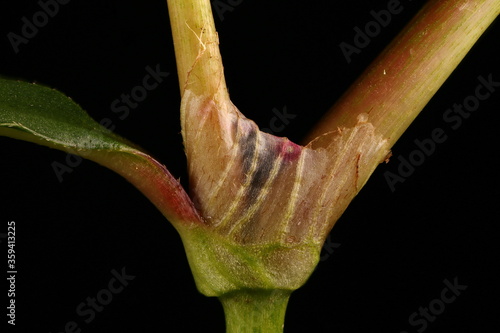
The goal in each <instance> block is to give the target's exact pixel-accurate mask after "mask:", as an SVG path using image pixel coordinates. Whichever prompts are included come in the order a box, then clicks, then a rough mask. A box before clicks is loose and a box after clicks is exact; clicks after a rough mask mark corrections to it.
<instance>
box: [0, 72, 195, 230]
mask: <svg viewBox="0 0 500 333" xmlns="http://www.w3.org/2000/svg"><path fill="white" fill-rule="evenodd" d="M0 135H2V136H8V137H11V138H15V139H20V140H24V141H29V142H34V143H37V144H40V145H44V146H47V147H50V148H55V149H59V150H63V151H65V152H68V153H71V154H75V155H79V156H82V157H84V158H87V159H89V160H92V161H94V162H97V163H99V164H101V165H103V166H105V167H107V168H109V169H111V170H113V171H115V172H117V173H118V174H120V175H122V176H123V177H125V178H126V179H127V180H128V181H130V182H131V183H132V184H133V185H134V186H136V187H137V188H138V189H139V190H140V191H141V192H142V193H143V194H144V195H146V196H147V197H148V198H149V199H150V200H151V202H152V203H153V204H155V205H156V206H157V207H158V209H159V210H160V211H161V212H162V213H163V214H164V215H165V217H166V218H167V219H169V220H170V222H172V223H173V224H174V226H176V227H179V226H181V225H184V226H185V225H189V224H192V223H201V218H200V217H199V215H198V213H197V211H196V209H195V208H194V205H193V203H192V201H191V200H190V198H189V196H188V195H187V194H186V192H185V191H184V189H183V188H182V186H181V185H180V184H179V182H178V181H177V180H176V179H175V178H174V177H173V176H172V175H171V174H170V173H169V172H168V170H167V169H166V168H165V166H163V165H162V164H161V163H159V162H158V161H156V160H155V159H154V158H152V157H151V156H149V155H148V154H146V153H145V152H143V151H141V149H139V148H138V147H137V146H135V145H134V144H132V143H130V142H129V141H128V140H126V139H124V138H122V137H120V136H119V135H117V134H114V133H113V132H111V131H109V130H107V129H106V128H104V127H103V126H101V125H100V124H98V123H97V122H96V121H94V120H93V119H92V118H91V117H90V116H89V115H88V114H87V113H85V111H83V110H82V109H81V108H80V106H78V105H77V104H76V103H75V102H73V101H72V100H71V99H70V98H68V97H66V96H65V95H63V94H62V93H60V92H58V91H56V90H54V89H50V88H47V87H44V86H41V85H38V84H31V83H26V82H21V81H14V80H9V79H4V78H0ZM2 176H5V175H2Z"/></svg>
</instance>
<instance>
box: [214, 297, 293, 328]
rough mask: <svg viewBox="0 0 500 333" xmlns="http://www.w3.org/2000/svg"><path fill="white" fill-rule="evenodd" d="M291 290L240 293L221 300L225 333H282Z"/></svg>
mask: <svg viewBox="0 0 500 333" xmlns="http://www.w3.org/2000/svg"><path fill="white" fill-rule="evenodd" d="M290 294H291V291H290V290H238V291H235V292H232V293H229V294H226V295H223V296H221V297H220V298H219V299H220V301H221V302H222V306H223V307H224V313H225V315H226V333H236V332H238V333H247V332H248V333H259V332H265V333H281V332H283V326H284V322H285V311H286V306H287V304H288V299H289V298H290Z"/></svg>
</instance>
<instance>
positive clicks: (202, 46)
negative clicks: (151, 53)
mask: <svg viewBox="0 0 500 333" xmlns="http://www.w3.org/2000/svg"><path fill="white" fill-rule="evenodd" d="M167 2H168V11H169V16H170V25H171V27H172V35H173V40H174V47H175V58H176V62H177V72H178V76H179V85H180V90H181V97H182V96H183V95H184V91H185V90H186V89H189V90H191V91H192V92H193V93H194V94H195V95H204V96H209V97H210V98H212V99H214V101H222V100H229V95H228V93H227V88H226V81H225V78H224V69H223V66H222V59H221V56H220V51H219V37H218V35H217V31H216V30H215V23H214V18H213V15H212V8H211V5H210V0H168V1H167Z"/></svg>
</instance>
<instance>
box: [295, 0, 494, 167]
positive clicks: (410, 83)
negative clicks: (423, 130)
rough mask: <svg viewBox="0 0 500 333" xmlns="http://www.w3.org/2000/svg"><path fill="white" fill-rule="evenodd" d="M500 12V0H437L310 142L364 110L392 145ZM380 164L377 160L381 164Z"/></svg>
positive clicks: (348, 123)
mask: <svg viewBox="0 0 500 333" xmlns="http://www.w3.org/2000/svg"><path fill="white" fill-rule="evenodd" d="M499 13H500V1H498V0H447V1H443V0H432V1H430V2H428V3H427V4H426V5H425V6H424V7H423V8H422V9H421V10H420V12H419V13H418V14H417V15H416V16H415V17H414V18H413V19H412V20H411V22H410V23H409V24H408V25H407V26H406V27H405V29H404V30H403V31H402V32H401V33H400V34H399V35H398V36H397V37H396V38H395V39H394V40H393V41H392V43H391V44H389V46H388V47H387V48H386V49H385V50H384V51H383V52H382V53H381V54H380V55H379V56H378V57H377V58H376V59H375V61H374V62H373V63H372V64H371V65H370V66H369V67H368V68H367V69H366V71H365V72H364V73H363V74H362V75H361V76H360V78H359V79H358V80H357V81H355V82H354V84H353V85H352V86H351V87H350V88H349V89H348V90H347V91H346V92H345V93H344V95H343V96H342V97H341V98H340V99H339V100H338V101H337V102H336V103H335V104H334V105H333V106H332V108H331V109H330V110H329V111H328V112H327V114H326V115H325V116H324V117H323V119H322V120H321V121H320V122H319V123H318V125H317V126H316V127H315V128H314V129H313V130H312V132H311V133H310V134H309V136H308V137H307V138H306V140H305V143H308V142H310V141H311V140H313V139H314V138H316V137H318V136H319V135H322V134H324V133H327V132H330V131H335V130H336V129H337V128H338V127H353V126H354V125H355V124H356V123H357V117H358V115H359V114H361V113H367V114H368V121H369V122H370V123H372V124H373V126H374V127H375V130H376V131H377V132H378V133H379V134H381V135H382V137H383V138H385V139H387V140H388V144H389V146H392V145H393V144H394V143H395V142H396V141H397V140H398V139H399V137H400V136H401V135H402V134H403V132H404V131H405V130H406V129H407V128H408V126H409V125H410V124H411V122H412V121H413V120H414V119H415V117H416V116H417V115H418V114H419V112H420V111H421V110H422V109H423V108H424V106H425V105H426V104H427V102H428V101H429V100H430V99H431V97H432V96H433V95H434V94H435V93H436V91H437V90H438V89H439V87H440V86H441V85H442V84H443V82H444V81H445V80H446V79H447V78H448V76H449V75H450V74H451V73H452V72H453V70H454V69H455V68H456V67H457V66H458V64H459V63H460V61H462V59H463V58H464V57H465V55H466V54H467V52H469V50H470V49H471V47H472V46H473V45H474V43H475V42H476V41H477V40H478V38H479V36H481V34H482V33H483V32H484V31H485V30H486V28H487V27H488V26H489V25H490V24H491V23H492V22H493V20H494V19H495V18H496V17H497V16H498V14H499ZM375 166H376V165H375Z"/></svg>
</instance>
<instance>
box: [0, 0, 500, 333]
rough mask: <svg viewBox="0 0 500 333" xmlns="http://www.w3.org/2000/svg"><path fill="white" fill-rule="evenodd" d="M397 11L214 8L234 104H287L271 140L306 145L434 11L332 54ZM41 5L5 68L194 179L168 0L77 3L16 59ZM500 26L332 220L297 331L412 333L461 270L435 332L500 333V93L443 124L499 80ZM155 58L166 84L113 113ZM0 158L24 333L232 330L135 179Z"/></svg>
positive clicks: (264, 122) (8, 149) (248, 109)
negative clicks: (418, 146)
mask: <svg viewBox="0 0 500 333" xmlns="http://www.w3.org/2000/svg"><path fill="white" fill-rule="evenodd" d="M223 2H225V1H223ZM387 2H388V1H371V2H369V3H368V2H366V3H360V2H357V1H353V2H347V1H344V2H336V1H335V2H334V1H314V2H309V3H306V2H304V1H250V0H243V1H241V3H240V4H239V5H237V6H234V8H233V10H232V11H228V12H225V13H224V15H223V19H222V20H221V18H220V17H219V16H218V15H217V14H215V20H216V26H217V29H218V31H219V36H220V42H221V44H220V47H221V52H222V57H223V60H224V65H225V70H226V79H227V83H228V87H229V89H230V93H231V98H232V100H233V102H234V103H235V104H236V105H237V106H238V107H239V108H240V110H241V111H242V112H243V113H244V114H245V115H246V116H248V117H249V118H252V119H254V120H255V121H256V122H257V123H258V124H259V126H261V127H263V128H264V127H269V124H270V121H271V119H272V117H273V116H274V114H273V112H272V110H273V108H276V109H278V110H282V109H283V107H285V106H286V108H287V111H288V112H289V113H292V114H294V115H296V118H295V119H293V120H291V122H290V124H289V125H288V126H286V128H285V129H284V130H283V131H282V132H280V133H277V134H278V135H282V136H287V137H289V138H290V139H291V140H294V141H299V140H300V138H301V137H302V136H303V135H305V133H306V132H307V130H308V128H310V127H311V126H312V125H313V124H314V123H315V122H316V121H318V119H319V117H320V116H321V114H322V113H323V112H324V111H325V110H326V109H328V107H329V106H330V105H331V104H333V102H334V101H335V100H336V99H337V98H338V97H339V96H340V94H341V93H342V92H343V91H344V90H345V89H346V88H347V87H348V86H349V85H350V84H351V83H352V81H353V80H354V79H355V78H356V77H357V76H359V75H360V74H361V72H362V71H363V69H364V68H365V67H366V66H367V65H368V64H369V63H370V62H371V61H372V60H373V59H374V57H375V56H376V55H377V54H378V53H379V52H380V51H381V50H382V49H383V47H384V46H385V45H387V43H388V42H389V41H390V40H391V39H392V38H393V37H394V36H395V34H396V33H397V32H398V31H399V30H400V29H401V28H402V27H403V26H404V25H405V24H406V23H407V22H408V21H409V19H410V18H411V17H412V16H413V15H414V14H415V13H416V12H417V10H418V9H419V8H420V7H421V4H422V2H421V1H413V2H411V1H409V0H407V1H402V2H401V4H402V6H403V8H404V9H403V11H402V12H401V13H400V14H398V15H395V16H393V18H392V21H391V23H390V24H389V26H388V27H386V28H383V29H382V31H381V33H380V34H379V35H378V36H376V37H374V38H373V40H372V41H371V42H370V44H369V45H368V46H367V47H366V48H365V49H363V50H362V52H361V53H360V54H359V55H354V56H353V58H352V62H351V63H350V64H347V62H346V60H345V58H344V57H343V55H342V52H341V51H340V48H339V46H338V45H339V44H340V43H341V42H343V41H344V42H347V43H352V40H353V36H354V31H353V28H354V27H355V26H359V27H363V26H364V24H366V23H367V22H368V21H370V20H372V17H371V16H370V14H369V13H370V10H381V9H384V8H386V6H387ZM234 3H237V1H236V2H234ZM39 10H40V7H39V5H38V4H37V3H36V1H16V2H15V3H14V1H9V2H7V3H4V4H3V5H2V9H1V11H0V13H1V14H0V27H1V31H0V59H1V62H0V74H1V75H4V76H8V77H12V78H20V79H23V80H27V81H36V82H39V83H43V84H45V85H48V86H51V87H54V88H57V89H59V90H61V91H62V92H64V93H65V94H67V95H68V96H71V97H72V98H73V99H74V100H75V101H76V102H77V103H79V104H80V105H81V106H82V107H83V108H84V109H85V110H87V111H88V112H89V114H90V115H91V116H92V117H94V119H96V120H101V119H103V118H109V119H111V120H112V122H113V124H114V125H115V126H116V132H117V133H119V134H121V135H123V136H125V137H127V138H129V139H130V140H132V141H134V142H136V143H138V144H139V145H141V146H142V147H144V148H145V149H147V150H148V151H149V152H151V153H152V154H153V155H154V156H155V157H156V158H157V159H159V160H160V161H162V162H163V163H165V164H166V165H167V167H168V168H169V169H170V170H171V172H172V173H173V174H174V175H175V176H177V177H181V180H182V181H183V182H185V179H186V172H185V157H184V155H183V150H182V141H181V136H180V134H179V131H180V126H179V115H178V110H179V103H180V97H179V89H178V84H177V75H176V67H175V58H174V50H173V45H172V38H171V33H170V28H169V20H168V12H167V7H166V3H165V2H164V1H161V0H158V1H156V0H155V1H138V0H137V1H79V0H72V1H70V3H68V4H67V5H62V6H61V8H60V10H59V13H58V14H57V15H56V16H55V17H54V18H51V19H50V21H49V23H48V24H47V25H46V26H45V27H43V28H41V29H40V31H39V32H38V34H37V35H36V36H35V37H34V38H32V39H31V40H30V41H29V43H28V44H26V45H21V46H20V52H19V53H18V54H15V52H14V51H13V49H12V47H11V45H10V43H9V41H8V39H7V34H8V33H9V32H15V33H17V34H19V33H20V30H21V26H22V24H23V23H22V21H21V18H22V17H23V16H26V17H28V18H31V17H32V15H33V14H34V13H35V12H37V11H39ZM498 32H499V26H498V22H496V24H494V25H493V26H492V27H490V28H489V29H488V31H487V32H486V33H485V35H484V36H483V37H482V38H481V39H480V41H479V42H478V43H477V44H476V46H475V47H474V48H473V49H472V51H471V52H470V53H469V55H467V57H466V58H465V60H464V61H463V62H462V64H461V65H460V66H459V67H458V68H457V70H456V71H455V72H454V73H453V74H452V75H451V77H450V78H449V80H448V81H447V82H446V83H445V85H444V86H443V87H442V88H441V89H440V91H439V92H438V93H437V95H436V96H435V97H434V98H433V99H432V100H431V102H430V103H429V104H428V105H427V107H426V108H425V109H424V110H423V111H422V113H421V115H420V116H419V117H418V118H417V120H416V121H415V122H414V123H413V124H412V126H411V127H410V128H409V129H408V131H407V132H406V133H405V135H404V136H403V137H402V138H401V139H400V141H399V142H398V143H397V144H396V145H395V146H394V147H393V154H394V157H393V158H392V160H391V162H390V163H389V164H387V165H385V164H384V165H381V166H380V167H379V168H378V169H377V170H376V171H375V172H374V174H373V176H372V178H371V179H370V181H369V182H368V183H367V185H366V186H365V188H364V189H363V190H362V191H361V193H360V194H359V195H358V196H357V197H356V198H355V200H354V201H353V202H352V204H351V206H350V207H349V208H348V210H347V211H346V212H345V214H344V215H343V216H342V218H341V219H340V220H339V222H338V223H337V224H336V226H335V227H334V229H333V231H332V234H331V236H330V241H331V242H333V243H335V244H336V245H335V249H334V251H333V253H331V254H330V255H327V253H325V254H324V258H325V259H326V260H323V261H322V262H321V263H320V264H319V266H318V268H317V269H316V271H315V272H314V273H313V275H312V277H311V278H310V280H309V281H308V282H307V284H306V285H305V286H304V287H303V288H301V289H300V290H298V291H296V292H295V293H294V294H293V295H292V297H291V300H290V304H289V307H288V312H287V317H286V323H285V332H304V331H306V330H307V331H311V332H318V331H320V330H321V331H327V332H339V333H347V332H353V333H354V332H388V333H399V332H401V331H405V330H406V331H408V332H416V331H417V330H416V329H417V328H420V327H421V326H418V327H412V326H410V324H409V322H408V317H409V316H410V315H411V314H412V313H413V312H415V311H418V309H419V307H420V306H424V307H425V306H428V305H429V302H430V301H432V300H433V299H436V298H439V297H440V295H441V291H442V289H443V288H444V284H443V280H444V279H448V280H450V281H453V279H454V278H455V277H457V279H458V281H459V283H460V284H464V285H467V286H468V288H467V290H465V291H463V292H462V294H461V295H460V296H459V297H458V298H457V299H456V301H455V302H453V303H452V304H449V305H447V306H446V308H445V310H444V312H443V313H442V314H441V315H439V316H438V317H437V318H436V319H435V321H434V322H432V323H429V325H428V327H427V328H426V330H425V332H481V331H484V330H485V329H486V328H487V327H490V326H492V325H494V326H497V324H496V323H497V317H498V316H497V312H498V304H497V300H498V296H499V295H498V287H497V284H496V283H497V280H498V279H497V275H496V273H494V272H493V268H495V267H496V266H498V256H497V254H498V245H497V242H498V241H497V239H498V237H499V233H498V231H497V229H496V228H495V226H496V224H497V223H498V220H499V218H498V217H499V208H498V207H499V204H498V199H499V190H498V185H499V184H498V175H497V172H498V170H499V164H500V163H499V161H498V153H497V150H498V148H497V145H498V123H499V115H498V112H499V111H500V110H499V106H500V92H499V91H496V92H495V93H494V94H492V96H491V97H490V98H488V99H487V100H486V101H483V102H481V105H480V107H479V109H478V110H477V111H476V112H475V113H473V114H472V115H471V116H470V118H469V119H466V120H465V121H464V122H463V124H462V126H461V127H460V128H458V129H457V130H452V129H451V128H450V126H449V124H447V123H445V122H444V121H443V118H442V116H443V113H444V112H445V110H446V109H447V108H450V107H452V105H453V103H462V101H463V100H464V98H465V97H467V96H469V95H471V94H473V93H474V89H475V87H476V85H477V84H478V81H477V77H478V76H479V75H482V76H483V77H487V76H488V74H492V75H493V78H494V79H495V80H496V81H500V73H499V67H498V57H499V55H498V51H497V50H496V49H495V47H496V46H497V44H498ZM156 64H160V68H161V69H162V70H163V71H167V72H169V73H170V75H169V77H168V78H166V79H165V81H164V82H163V83H162V84H161V85H160V86H159V87H158V88H157V89H156V90H154V91H152V92H150V93H149V95H148V97H147V99H146V100H145V101H144V102H142V103H140V105H139V106H138V107H137V108H135V109H133V110H131V112H130V115H129V116H128V117H127V118H126V119H123V120H121V119H119V118H118V115H117V114H116V113H113V112H112V111H111V107H110V105H111V103H112V101H113V100H115V99H116V98H119V97H120V94H122V93H129V92H130V91H131V89H132V88H133V87H135V86H136V85H139V84H141V82H142V78H143V77H144V76H145V75H146V71H145V67H146V66H148V65H149V66H151V67H153V68H154V67H155V66H156ZM498 90H500V89H498ZM437 127H440V128H443V129H444V130H445V132H446V134H447V135H448V139H447V140H446V142H444V143H442V144H440V145H438V146H437V148H436V151H435V153H434V154H432V155H431V156H430V157H428V158H427V159H426V161H425V163H424V164H423V165H421V166H419V167H417V168H416V170H415V172H414V173H413V174H412V175H411V176H410V177H408V179H407V180H406V181H405V182H404V183H400V184H397V185H396V191H395V192H391V191H390V189H389V186H388V185H387V183H386V181H385V179H384V172H385V171H387V170H389V171H392V172H397V167H398V161H397V156H398V155H402V156H405V157H408V155H409V154H410V153H411V152H412V151H413V150H414V149H415V144H414V143H413V141H414V140H415V139H424V138H428V137H430V133H431V132H432V130H433V129H435V128H437ZM0 152H1V154H0V177H1V187H0V196H1V197H0V202H1V206H0V207H1V210H0V232H3V233H5V232H6V230H7V222H8V221H16V226H17V228H16V232H17V245H16V249H17V266H18V272H19V273H18V280H17V287H16V288H17V293H16V303H17V317H16V322H17V325H16V328H18V331H19V332H52V333H55V332H63V331H64V325H65V324H66V323H67V322H68V321H76V322H77V323H78V324H79V327H80V328H81V329H82V332H110V333H111V332H149V331H153V330H154V331H163V332H202V331H203V332H223V331H224V316H223V312H222V307H221V306H220V304H219V302H218V300H217V299H213V298H207V297H205V296H203V295H201V294H199V293H198V292H197V290H196V288H195V285H194V281H193V279H192V276H191V273H190V270H189V267H188V264H187V261H186V259H185V255H184V252H183V248H182V244H181V242H180V239H179V237H178V235H177V234H176V231H175V230H174V228H173V227H172V226H171V225H170V224H169V223H168V221H166V220H165V219H164V218H163V217H162V215H161V214H160V213H159V212H158V211H156V209H155V208H154V207H153V206H152V205H151V204H150V203H149V202H148V201H147V200H146V199H145V198H144V197H143V196H142V195H141V194H140V193H139V192H138V191H137V190H135V188H133V187H132V186H131V185H130V184H128V183H127V182H126V181H124V180H123V179H122V178H120V177H119V176H117V175H115V174H113V173H112V172H111V171H109V170H107V169H104V168H102V167H100V166H98V165H96V164H94V163H93V162H89V161H83V162H82V163H81V165H79V166H78V167H76V168H74V171H73V172H72V173H69V174H65V175H64V181H63V182H59V181H58V179H57V177H56V175H55V173H54V171H53V169H52V166H51V163H52V162H54V161H59V162H61V163H65V158H66V154H65V153H62V152H59V151H55V150H50V149H48V148H45V147H39V146H35V145H33V144H30V143H24V142H18V141H15V140H12V139H8V138H3V137H2V138H0ZM339 244H340V245H339ZM4 245H5V242H3V243H2V249H3V250H2V251H5V252H4V253H6V248H5V246H4ZM5 260H6V258H5ZM2 267H5V266H4V265H2ZM122 267H125V269H126V272H127V273H128V274H130V275H134V276H135V279H134V280H133V281H131V282H130V284H129V285H128V286H127V287H126V288H125V289H124V291H123V292H121V293H120V294H118V295H115V296H114V298H113V301H112V302H111V303H110V304H109V305H107V306H106V307H105V308H104V310H103V311H102V312H101V313H98V314H97V316H96V318H95V319H94V320H93V321H92V322H91V323H89V324H86V323H84V322H83V319H82V317H80V316H78V315H77V314H76V311H75V309H76V307H77V306H78V305H79V304H80V303H81V302H84V301H85V299H86V298H87V297H95V296H96V294H97V292H98V291H100V290H101V289H103V288H106V287H107V284H108V282H109V280H110V279H111V277H112V275H111V270H112V269H115V270H117V271H120V270H121V269H122ZM2 276H3V275H2ZM2 285H4V284H2ZM5 287H6V285H5ZM4 292H6V291H1V293H2V294H3V293H4ZM1 308H3V309H5V308H4V305H2V307H1ZM2 311H6V310H2ZM1 318H2V326H4V324H5V326H7V325H6V323H5V321H6V320H7V319H6V316H5V315H3V314H2V316H1ZM137 327H140V329H138V328H137ZM157 327H158V328H157Z"/></svg>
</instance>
